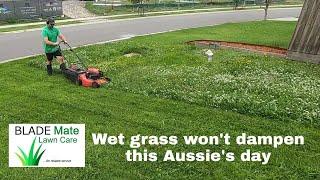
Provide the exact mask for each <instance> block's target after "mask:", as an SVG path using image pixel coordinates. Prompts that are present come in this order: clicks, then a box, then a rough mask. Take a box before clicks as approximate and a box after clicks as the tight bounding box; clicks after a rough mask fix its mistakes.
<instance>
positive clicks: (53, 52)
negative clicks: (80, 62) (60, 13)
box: [42, 18, 67, 75]
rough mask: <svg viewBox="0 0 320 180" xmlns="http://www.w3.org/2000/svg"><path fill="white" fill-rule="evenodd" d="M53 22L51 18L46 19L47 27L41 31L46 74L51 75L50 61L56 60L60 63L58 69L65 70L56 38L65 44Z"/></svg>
mask: <svg viewBox="0 0 320 180" xmlns="http://www.w3.org/2000/svg"><path fill="white" fill-rule="evenodd" d="M54 25H55V21H54V19H53V18H48V20H47V26H45V27H44V28H43V29H42V38H43V49H44V51H45V53H46V56H47V72H48V75H52V60H53V58H56V59H57V60H58V61H59V63H60V69H61V70H62V71H63V70H65V69H66V64H65V62H64V58H63V56H62V54H61V51H60V48H59V41H58V38H59V39H60V40H61V41H62V42H65V43H66V42H67V41H66V39H65V37H64V36H63V35H62V34H61V33H60V30H59V29H58V28H56V27H54Z"/></svg>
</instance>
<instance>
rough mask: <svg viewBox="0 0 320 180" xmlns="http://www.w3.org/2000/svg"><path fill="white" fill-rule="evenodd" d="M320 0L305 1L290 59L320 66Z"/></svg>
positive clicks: (291, 45)
mask: <svg viewBox="0 0 320 180" xmlns="http://www.w3.org/2000/svg"><path fill="white" fill-rule="evenodd" d="M319 9H320V0H305V3H304V6H303V8H302V11H301V14H300V17H299V21H298V24H297V27H296V30H295V32H294V34H293V37H292V40H291V43H290V46H289V49H288V58H290V59H294V60H299V61H307V62H312V63H317V64H320V10H319Z"/></svg>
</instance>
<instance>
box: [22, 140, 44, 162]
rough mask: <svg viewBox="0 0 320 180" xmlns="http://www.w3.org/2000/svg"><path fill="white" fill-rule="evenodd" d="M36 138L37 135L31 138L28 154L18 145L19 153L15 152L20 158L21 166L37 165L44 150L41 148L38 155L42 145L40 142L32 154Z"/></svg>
mask: <svg viewBox="0 0 320 180" xmlns="http://www.w3.org/2000/svg"><path fill="white" fill-rule="evenodd" d="M36 138H37V137H35V138H34V139H33V141H32V144H31V147H30V150H29V155H28V156H27V155H26V153H25V152H24V151H23V150H22V149H21V148H20V147H18V148H19V151H20V154H18V153H16V155H17V156H18V158H19V159H20V161H21V163H22V165H23V166H38V165H39V162H40V159H41V157H42V155H43V154H44V152H45V151H46V150H43V151H42V152H41V153H40V155H39V152H40V150H41V147H42V144H41V145H40V146H39V147H38V149H37V151H36V153H35V154H33V153H34V149H35V144H36Z"/></svg>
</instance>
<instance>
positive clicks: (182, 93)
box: [0, 22, 320, 179]
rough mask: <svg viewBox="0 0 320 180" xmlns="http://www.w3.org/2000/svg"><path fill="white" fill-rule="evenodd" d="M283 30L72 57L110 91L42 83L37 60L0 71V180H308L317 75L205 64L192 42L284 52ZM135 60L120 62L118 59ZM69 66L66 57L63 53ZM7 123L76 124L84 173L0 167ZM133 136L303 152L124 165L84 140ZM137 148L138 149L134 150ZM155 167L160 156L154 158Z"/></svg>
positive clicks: (253, 27)
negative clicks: (268, 141)
mask: <svg viewBox="0 0 320 180" xmlns="http://www.w3.org/2000/svg"><path fill="white" fill-rule="evenodd" d="M294 28H295V23H293V22H249V23H241V24H225V25H220V26H215V27H205V28H197V29H189V30H181V31H176V32H170V33H164V34H158V35H152V36H144V37H137V38H133V39H130V40H126V41H121V42H117V43H111V44H103V45H95V46H89V47H83V48H79V49H77V51H78V52H79V54H80V55H81V56H83V57H86V58H88V61H87V64H88V65H93V66H97V67H99V68H101V69H102V70H104V71H106V72H107V74H108V76H110V77H111V78H112V80H113V81H112V83H111V84H110V85H108V86H105V87H103V88H100V89H86V88H83V87H77V86H76V85H74V84H72V83H70V82H69V81H68V80H66V79H65V78H64V77H63V76H62V75H61V74H58V73H55V75H54V76H52V77H48V76H47V75H46V73H45V71H44V69H43V68H39V65H41V64H42V63H41V62H44V56H38V57H34V58H28V59H24V60H20V61H16V62H10V63H5V64H1V65H0V77H1V83H0V89H1V90H0V91H1V93H0V102H1V103H0V109H1V110H0V129H1V131H0V136H1V137H2V138H1V140H0V141H1V143H0V165H1V168H0V177H5V178H7V179H30V178H35V177H36V178H40V179H50V178H51V179H55V178H58V179H89V178H91V179H108V178H117V179H118V178H119V179H127V178H134V179H138V178H146V179H168V178H171V179H173V178H174V179H176V178H181V179H183V178H188V179H197V178H201V179H202V178H211V179H213V178H216V179H234V178H235V177H237V178H238V177H239V179H244V178H248V179H253V178H254V179H257V178H262V179H318V178H320V167H319V161H318V157H319V154H320V142H319V138H320V131H319V125H320V108H319V102H320V94H319V93H318V90H319V88H320V74H319V71H320V67H319V65H313V64H308V63H300V62H295V61H289V60H285V59H281V58H274V57H269V56H262V55H257V54H251V53H245V52H237V51H233V50H217V51H216V52H215V59H214V61H213V62H211V63H208V62H207V60H206V57H205V56H204V55H203V50H202V49H198V48H195V47H191V46H188V45H186V44H185V42H186V41H188V40H194V39H217V40H230V41H243V42H249V43H256V44H265V45H272V46H278V47H287V46H288V44H289V41H290V38H291V35H292V33H293V30H294ZM131 52H135V53H140V54H141V56H136V57H131V58H127V57H124V56H123V55H124V54H127V53H131ZM66 56H67V58H69V59H70V61H71V60H72V59H73V58H74V57H73V56H72V54H70V53H66ZM9 123H85V124H86V141H87V143H86V168H76V169H71V168H55V169H32V168H31V169H23V168H12V169H9V168H8V167H7V164H8V158H7V157H8V136H7V134H8V124H9ZM97 132H102V133H110V134H114V135H117V134H119V133H124V135H125V136H130V135H136V134H143V135H177V136H178V137H182V136H183V135H214V134H218V133H226V132H228V133H230V134H231V135H232V136H237V135H241V133H247V134H250V135H303V136H304V137H305V145H304V146H281V147H279V148H278V149H274V148H272V147H270V146H240V147H239V146H236V145H230V146H227V145H224V146H218V147H212V146H184V145H182V144H180V145H177V146H160V147H155V146H150V145H149V146H146V147H143V148H147V149H148V150H152V151H156V152H158V153H159V154H161V152H164V151H165V150H167V149H172V150H174V151H203V150H205V149H211V150H212V151H219V150H221V149H225V150H228V151H233V152H235V154H236V155H239V154H240V153H241V152H242V151H244V150H245V149H247V148H251V149H252V150H253V151H263V152H272V156H271V161H270V162H269V164H267V165H261V163H255V162H251V163H248V162H240V161H239V159H236V161H235V162H226V161H223V160H222V161H220V162H193V163H187V162H184V163H181V162H180V163H177V162H176V163H174V162H170V163H168V162H161V161H160V162H153V163H145V162H134V163H132V162H126V161H125V156H124V153H125V152H126V150H127V149H128V145H126V146H125V147H122V146H114V147H108V146H103V145H102V146H94V145H93V143H92V139H91V133H97ZM143 148H140V150H142V149H143ZM160 157H161V156H160Z"/></svg>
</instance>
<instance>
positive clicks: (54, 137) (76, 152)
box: [9, 124, 85, 167]
mask: <svg viewBox="0 0 320 180" xmlns="http://www.w3.org/2000/svg"><path fill="white" fill-rule="evenodd" d="M9 166H10V167H85V125H84V124H10V125H9Z"/></svg>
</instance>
